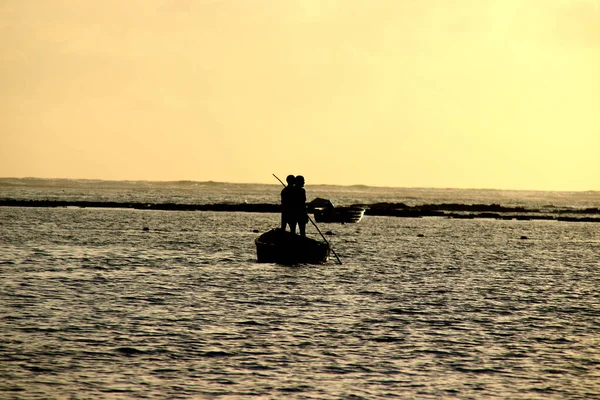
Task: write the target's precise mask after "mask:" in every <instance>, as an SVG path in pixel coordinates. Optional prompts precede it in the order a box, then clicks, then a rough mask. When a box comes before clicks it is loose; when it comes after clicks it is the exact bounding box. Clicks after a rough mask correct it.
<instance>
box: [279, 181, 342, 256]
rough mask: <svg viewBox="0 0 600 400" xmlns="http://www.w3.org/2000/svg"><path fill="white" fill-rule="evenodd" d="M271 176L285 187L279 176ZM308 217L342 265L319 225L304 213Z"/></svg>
mask: <svg viewBox="0 0 600 400" xmlns="http://www.w3.org/2000/svg"><path fill="white" fill-rule="evenodd" d="M273 176H274V177H275V178H276V179H277V180H278V181H279V182H281V184H282V185H283V187H285V183H283V181H282V180H281V179H279V177H278V176H277V175H275V174H273ZM306 216H307V217H308V220H309V221H310V222H311V223H312V224H313V225H314V227H315V228H317V232H319V234H321V237H322V238H323V240H324V241H325V243H327V245H328V246H329V248H330V249H331V252H332V253H333V255H334V256H335V258H336V259H337V260H338V262H339V263H340V265H342V260H340V258H339V257H338V255H337V254H336V252H335V250H334V249H333V247H332V246H331V244H330V243H329V242H328V241H327V239H326V238H325V235H323V233H322V232H321V230H320V229H319V227H318V226H317V224H315V222H314V221H313V220H312V218H311V217H310V215H308V214H307V215H306Z"/></svg>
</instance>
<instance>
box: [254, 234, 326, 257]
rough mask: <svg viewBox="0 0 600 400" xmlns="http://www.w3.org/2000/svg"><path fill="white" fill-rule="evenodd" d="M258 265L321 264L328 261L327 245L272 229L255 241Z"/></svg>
mask: <svg viewBox="0 0 600 400" xmlns="http://www.w3.org/2000/svg"><path fill="white" fill-rule="evenodd" d="M255 243H256V255H257V259H258V262H259V263H277V264H288V265H289V264H322V263H325V262H327V260H328V259H329V253H330V251H331V248H330V247H329V245H328V244H327V243H323V242H319V241H316V240H314V239H311V238H302V237H300V236H299V235H295V234H293V233H291V232H284V231H282V230H280V229H272V230H270V231H268V232H265V233H263V234H262V235H260V236H259V237H258V238H256V240H255Z"/></svg>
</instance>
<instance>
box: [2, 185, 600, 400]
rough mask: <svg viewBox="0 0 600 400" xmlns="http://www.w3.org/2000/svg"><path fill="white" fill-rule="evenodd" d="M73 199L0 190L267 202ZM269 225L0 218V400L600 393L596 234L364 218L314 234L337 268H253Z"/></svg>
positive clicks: (249, 220) (137, 191) (260, 221)
mask: <svg viewBox="0 0 600 400" xmlns="http://www.w3.org/2000/svg"><path fill="white" fill-rule="evenodd" d="M136 184H138V185H139V183H136ZM78 185H79V186H78ZM86 185H87V186H86ZM86 185H83V187H81V185H80V184H79V183H78V182H75V183H71V184H64V182H63V184H62V186H61V185H58V186H57V185H54V184H53V185H22V186H15V185H5V186H0V198H3V197H10V198H24V197H27V196H29V198H36V199H39V198H55V197H56V198H69V199H71V198H74V197H75V196H79V197H83V198H86V199H94V200H96V199H97V198H98V197H100V198H104V199H107V200H114V199H127V200H125V201H136V200H133V199H132V198H140V199H145V200H144V201H156V199H162V200H164V201H169V202H177V201H179V202H194V201H199V202H209V201H244V200H245V201H249V200H250V201H254V200H257V199H258V200H264V201H273V202H275V201H277V196H278V189H277V187H276V186H273V187H270V186H269V187H263V188H262V189H263V190H261V185H256V186H252V187H249V186H244V185H241V186H240V185H218V184H207V186H208V187H209V188H208V189H206V188H205V189H199V188H198V187H194V188H187V189H186V188H185V187H182V185H183V186H186V185H187V186H190V185H192V186H193V185H194V183H188V182H184V183H180V184H178V185H176V186H177V187H172V186H168V185H167V186H166V187H165V185H152V184H149V183H148V184H144V185H145V186H144V187H142V188H137V187H131V185H133V183H128V184H121V185H117V184H115V185H114V187H113V186H111V185H110V184H108V183H101V185H103V187H98V186H97V185H98V184H94V185H95V186H94V185H91V186H94V187H90V184H86ZM219 186H222V187H219ZM310 189H311V188H310V186H308V187H307V191H308V193H309V198H310V197H311V193H313V194H314V192H317V191H318V190H320V191H321V193H322V195H323V196H329V197H334V198H337V199H339V200H338V201H339V202H348V203H349V202H354V200H356V199H358V200H361V201H359V202H362V201H364V202H371V201H373V200H375V201H378V200H380V199H385V201H405V202H408V201H412V202H435V201H440V202H441V201H449V199H450V200H451V199H456V201H473V200H476V201H479V202H487V201H489V202H492V201H494V202H495V203H498V202H500V203H502V204H527V205H530V204H537V205H548V206H553V205H560V206H565V205H572V206H573V207H583V206H595V207H597V206H598V205H599V204H600V203H598V202H596V200H595V196H597V195H598V194H597V193H594V192H591V193H585V194H582V193H579V194H565V193H540V192H535V193H534V192H527V193H525V192H523V193H517V192H511V193H505V192H502V193H501V194H500V196H499V195H498V194H497V193H496V194H494V193H492V192H483V193H482V192H481V191H451V190H442V191H436V190H429V191H423V190H417V189H415V190H412V191H411V190H402V191H401V190H397V191H396V192H394V190H391V189H389V190H387V189H386V190H384V189H372V188H365V187H356V188H335V187H333V188H317V189H318V190H314V191H311V190H310ZM436 192H437V197H436ZM321 193H320V194H321ZM394 193H395V194H394ZM452 193H454V197H452ZM61 196H62V197H61ZM336 196H337V197H336ZM499 199H500V201H499ZM116 201H120V200H116ZM278 222H279V216H278V215H276V214H258V213H256V214H255V213H215V212H178V211H149V210H128V209H102V208H96V209H82V208H19V207H0V398H3V399H52V398H71V399H88V398H106V399H124V398H128V399H129V398H131V399H137V398H140V399H143V398H178V399H188V398H190V399H192V398H193V399H213V398H242V399H244V398H270V399H271V398H272V399H276V398H281V399H284V398H285V399H360V398H364V399H387V398H390V399H393V398H398V399H411V398H414V399H429V398H456V399H473V398H486V399H490V398H492V399H493V398H498V399H508V398H510V399H567V398H568V399H593V398H600V293H599V292H598V287H600V261H599V260H600V232H599V230H600V226H599V225H598V224H597V223H596V224H595V223H583V222H557V221H516V220H513V221H506V220H492V219H489V220H488V219H479V220H454V219H444V218H394V217H373V216H365V217H364V218H363V220H362V221H361V222H360V223H358V224H346V225H341V224H320V228H321V230H322V231H323V232H326V231H330V233H331V235H328V236H327V238H328V240H330V242H331V243H332V245H333V247H334V249H335V251H336V253H337V254H338V255H339V256H340V258H341V260H342V265H339V264H338V263H337V262H336V260H335V258H333V259H332V260H330V261H329V263H327V264H325V265H318V266H315V265H299V266H294V267H289V266H281V265H277V264H258V263H257V262H256V250H255V247H254V243H253V241H254V239H255V238H256V237H257V236H258V235H259V234H258V233H256V232H255V230H258V231H260V232H263V231H266V230H268V229H270V228H272V227H274V226H277V224H278ZM143 228H148V230H144V229H143ZM308 234H309V236H311V237H314V238H316V239H319V238H320V236H319V234H318V233H317V232H316V230H315V229H314V228H313V227H310V226H309V227H308ZM523 236H526V237H527V239H521V238H522V237H523Z"/></svg>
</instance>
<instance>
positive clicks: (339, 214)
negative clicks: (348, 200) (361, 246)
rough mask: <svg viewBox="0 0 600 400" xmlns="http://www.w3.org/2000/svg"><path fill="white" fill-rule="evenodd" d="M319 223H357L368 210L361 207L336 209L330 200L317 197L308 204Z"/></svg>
mask: <svg viewBox="0 0 600 400" xmlns="http://www.w3.org/2000/svg"><path fill="white" fill-rule="evenodd" d="M307 206H308V210H309V212H312V213H313V215H314V216H315V221H317V222H324V223H328V222H339V223H357V222H360V220H361V219H362V217H363V216H364V215H365V211H366V208H365V207H363V206H359V205H353V206H348V207H336V206H334V205H333V203H332V202H331V201H330V200H327V199H322V198H319V197H317V198H316V199H314V200H313V201H311V202H310V203H308V204H307Z"/></svg>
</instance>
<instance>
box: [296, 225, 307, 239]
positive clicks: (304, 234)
mask: <svg viewBox="0 0 600 400" xmlns="http://www.w3.org/2000/svg"><path fill="white" fill-rule="evenodd" d="M298 228H300V236H302V237H306V224H305V223H303V222H299V223H298Z"/></svg>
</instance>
